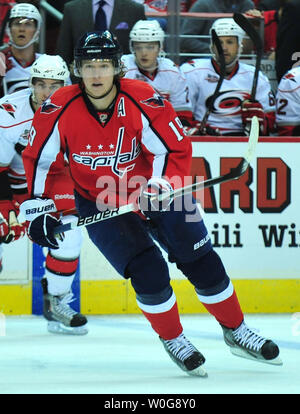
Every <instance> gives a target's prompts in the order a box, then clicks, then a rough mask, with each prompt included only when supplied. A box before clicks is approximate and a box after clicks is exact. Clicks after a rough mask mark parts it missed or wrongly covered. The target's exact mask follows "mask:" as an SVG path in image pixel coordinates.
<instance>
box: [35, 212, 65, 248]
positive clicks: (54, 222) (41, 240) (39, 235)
mask: <svg viewBox="0 0 300 414" xmlns="http://www.w3.org/2000/svg"><path fill="white" fill-rule="evenodd" d="M59 224H62V222H61V221H60V220H58V219H57V218H55V217H53V216H52V215H51V214H42V215H41V216H38V217H36V218H35V219H34V220H32V222H31V223H30V224H29V227H28V235H29V238H30V239H31V240H32V241H33V242H35V243H37V244H39V245H40V246H43V247H49V248H50V249H58V248H59V246H58V243H57V239H56V238H55V236H54V231H55V228H56V227H57V226H58V225H59ZM59 238H60V240H61V241H62V240H63V239H64V235H63V234H60V235H59Z"/></svg>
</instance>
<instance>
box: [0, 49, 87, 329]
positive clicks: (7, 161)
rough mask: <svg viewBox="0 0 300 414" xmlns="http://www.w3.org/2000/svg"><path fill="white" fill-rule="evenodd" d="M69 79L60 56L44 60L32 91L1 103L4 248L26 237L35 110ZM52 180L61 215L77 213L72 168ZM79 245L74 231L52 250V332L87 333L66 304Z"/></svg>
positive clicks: (48, 305)
mask: <svg viewBox="0 0 300 414" xmlns="http://www.w3.org/2000/svg"><path fill="white" fill-rule="evenodd" d="M68 80H69V71H68V68H67V65H66V63H65V62H64V61H63V60H62V58H61V57H60V56H49V55H41V56H40V58H38V59H37V60H36V61H35V62H34V64H33V65H32V68H31V77H30V85H31V88H27V89H23V90H20V91H18V92H15V93H13V94H10V95H6V96H4V97H3V98H2V99H1V100H0V113H1V116H0V145H1V152H0V177H1V190H0V213H1V216H0V217H1V220H0V236H1V238H0V243H10V242H13V241H14V240H16V239H18V238H19V237H22V236H23V235H24V234H25V230H26V224H25V223H22V220H21V219H20V215H19V204H20V203H22V202H23V201H24V200H25V199H27V198H28V193H27V182H26V177H25V170H24V165H23V161H22V151H23V150H24V149H25V147H26V146H27V143H28V139H30V138H28V137H29V131H30V128H31V124H32V119H33V116H34V113H35V111H36V110H37V109H38V108H39V107H40V106H41V104H42V103H43V102H44V101H45V100H46V99H47V98H48V96H49V95H50V94H52V93H53V92H54V91H55V90H57V89H59V88H60V87H62V86H64V85H66V84H67V82H68ZM51 180H52V183H51V192H52V194H49V196H50V197H51V198H52V199H53V200H55V204H56V206H57V211H58V214H59V212H60V211H65V210H68V211H69V212H70V211H73V212H75V202H74V194H73V183H72V181H71V178H70V176H69V172H68V168H66V170H65V171H64V172H63V174H60V175H58V174H54V175H53V177H52V178H51ZM37 214H38V213H37ZM40 214H42V213H40ZM18 218H19V219H20V221H21V222H19V221H18ZM81 244H82V235H81V231H77V230H76V231H75V232H73V231H72V232H71V233H70V235H66V237H65V238H64V240H61V241H59V249H57V250H52V249H49V252H48V254H47V257H46V262H45V278H44V279H43V280H42V286H43V292H44V316H45V318H46V319H47V320H48V330H49V331H50V332H54V333H71V334H81V335H82V334H85V333H87V329H86V323H87V320H86V318H85V316H83V315H81V314H79V313H77V312H75V311H73V310H72V309H71V308H70V306H69V305H68V303H69V302H70V301H71V299H72V294H71V285H72V282H73V280H74V277H75V272H76V269H77V266H78V258H79V254H80V249H81ZM4 270H5V265H4Z"/></svg>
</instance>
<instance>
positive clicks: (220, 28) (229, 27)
mask: <svg viewBox="0 0 300 414" xmlns="http://www.w3.org/2000/svg"><path fill="white" fill-rule="evenodd" d="M213 29H214V30H215V32H216V34H217V35H218V36H219V37H220V36H236V37H237V38H238V43H239V44H241V43H242V41H243V38H244V37H245V36H246V33H245V32H244V30H243V29H242V28H241V27H240V26H239V25H238V24H237V23H236V22H235V21H234V20H233V19H232V18H231V17H225V18H222V19H217V20H215V21H214V23H213V25H212V26H211V28H210V31H209V34H210V35H211V31H212V30H213Z"/></svg>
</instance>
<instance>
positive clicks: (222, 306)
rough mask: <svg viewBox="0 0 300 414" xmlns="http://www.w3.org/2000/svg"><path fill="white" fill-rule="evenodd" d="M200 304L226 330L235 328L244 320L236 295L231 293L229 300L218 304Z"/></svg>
mask: <svg viewBox="0 0 300 414" xmlns="http://www.w3.org/2000/svg"><path fill="white" fill-rule="evenodd" d="M201 303H202V304H203V306H205V308H206V309H207V310H208V312H209V313H210V314H212V315H213V316H214V317H215V318H216V320H217V321H218V322H219V323H220V324H222V325H224V326H226V327H227V328H237V327H238V326H239V325H240V324H241V323H242V322H243V319H244V315H243V312H242V310H241V307H240V304H239V301H238V298H237V295H236V293H235V291H233V293H232V295H231V296H229V298H227V299H225V300H223V301H222V302H218V303H204V302H203V301H202V300H201Z"/></svg>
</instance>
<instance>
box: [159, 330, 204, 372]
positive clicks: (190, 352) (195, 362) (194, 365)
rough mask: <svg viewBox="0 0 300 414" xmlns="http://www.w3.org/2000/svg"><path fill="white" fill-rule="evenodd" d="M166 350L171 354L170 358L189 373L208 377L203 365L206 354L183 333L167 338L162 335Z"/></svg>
mask: <svg viewBox="0 0 300 414" xmlns="http://www.w3.org/2000/svg"><path fill="white" fill-rule="evenodd" d="M159 339H160V340H161V341H162V343H163V345H164V347H165V350H166V351H167V353H168V354H169V355H170V358H171V359H172V360H173V361H174V362H175V363H176V364H177V365H178V366H179V367H180V368H181V369H182V370H183V371H185V372H186V373H187V374H189V375H194V376H197V377H207V373H206V371H205V370H204V369H203V367H202V365H203V364H204V362H205V358H204V356H203V355H202V354H201V353H200V352H199V351H198V350H197V349H196V348H195V347H194V345H192V344H191V343H190V341H188V340H187V339H186V337H185V336H184V335H183V334H180V335H179V336H178V337H177V338H175V339H170V340H166V339H163V338H161V337H159Z"/></svg>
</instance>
